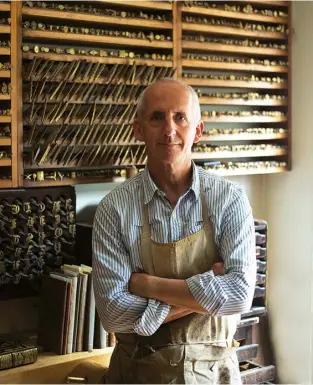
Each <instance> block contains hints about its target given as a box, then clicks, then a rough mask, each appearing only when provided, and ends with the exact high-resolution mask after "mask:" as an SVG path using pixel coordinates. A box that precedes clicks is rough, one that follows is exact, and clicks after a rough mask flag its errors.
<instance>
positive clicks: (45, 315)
mask: <svg viewBox="0 0 313 385" xmlns="http://www.w3.org/2000/svg"><path fill="white" fill-rule="evenodd" d="M70 283H71V280H70V279H69V278H67V277H61V276H58V275H57V274H53V276H50V275H49V276H43V277H42V288H41V293H40V299H39V309H38V310H39V311H38V313H39V314H38V344H39V345H41V346H43V347H44V348H45V350H49V351H52V352H54V353H56V354H62V353H63V351H64V349H63V344H64V339H65V333H66V325H65V320H66V311H67V310H66V309H67V304H68V290H69V285H70Z"/></svg>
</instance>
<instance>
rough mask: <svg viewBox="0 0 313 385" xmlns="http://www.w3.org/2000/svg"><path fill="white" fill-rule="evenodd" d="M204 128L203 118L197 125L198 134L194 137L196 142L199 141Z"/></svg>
mask: <svg viewBox="0 0 313 385" xmlns="http://www.w3.org/2000/svg"><path fill="white" fill-rule="evenodd" d="M203 129H204V123H203V121H202V120H200V122H199V124H198V125H197V128H196V135H195V138H194V141H193V142H194V143H198V142H199V140H200V138H201V136H202V132H203Z"/></svg>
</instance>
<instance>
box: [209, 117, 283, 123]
mask: <svg viewBox="0 0 313 385" xmlns="http://www.w3.org/2000/svg"><path fill="white" fill-rule="evenodd" d="M202 120H203V121H204V122H208V123H279V122H287V118H286V117H285V116H279V117H275V116H216V117H208V116H203V117H202Z"/></svg>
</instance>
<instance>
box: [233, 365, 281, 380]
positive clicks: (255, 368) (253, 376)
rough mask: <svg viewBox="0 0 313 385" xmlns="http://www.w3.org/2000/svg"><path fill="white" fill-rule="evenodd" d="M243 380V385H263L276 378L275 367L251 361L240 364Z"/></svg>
mask: <svg viewBox="0 0 313 385" xmlns="http://www.w3.org/2000/svg"><path fill="white" fill-rule="evenodd" d="M240 371H241V380H242V383H243V384H263V383H264V382H269V381H272V380H274V378H275V366H273V365H269V366H261V365H258V364H255V363H254V362H251V361H245V362H242V363H241V364H240Z"/></svg>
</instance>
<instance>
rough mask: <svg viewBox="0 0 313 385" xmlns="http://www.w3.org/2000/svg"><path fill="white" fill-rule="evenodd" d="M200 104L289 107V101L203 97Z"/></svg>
mask: <svg viewBox="0 0 313 385" xmlns="http://www.w3.org/2000/svg"><path fill="white" fill-rule="evenodd" d="M199 100H200V104H210V105H221V106H222V105H224V106H227V105H230V106H287V99H284V100H268V99H267V100H263V99H262V100H257V99H254V100H245V99H223V98H211V97H206V96H202V97H200V98H199Z"/></svg>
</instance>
